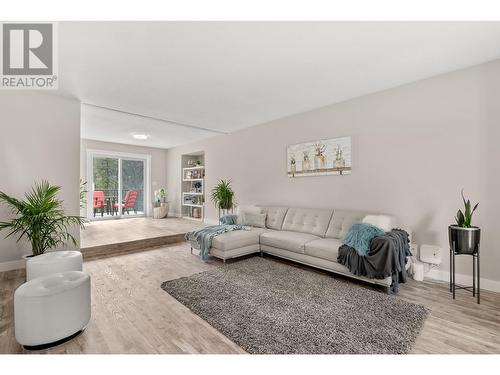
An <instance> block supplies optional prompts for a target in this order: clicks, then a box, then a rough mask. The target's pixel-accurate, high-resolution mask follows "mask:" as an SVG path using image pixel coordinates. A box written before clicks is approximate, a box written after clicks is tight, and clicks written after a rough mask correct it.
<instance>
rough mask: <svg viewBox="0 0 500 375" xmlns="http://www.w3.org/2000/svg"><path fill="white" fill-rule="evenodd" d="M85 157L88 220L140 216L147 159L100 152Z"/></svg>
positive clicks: (145, 207) (144, 197)
mask: <svg viewBox="0 0 500 375" xmlns="http://www.w3.org/2000/svg"><path fill="white" fill-rule="evenodd" d="M89 158H90V160H89V163H88V166H89V167H90V168H91V171H89V174H88V176H89V182H90V184H89V185H88V186H89V187H91V189H89V190H90V191H89V199H88V200H87V201H88V202H92V203H91V204H89V207H88V211H87V212H88V216H89V219H91V220H100V219H112V218H115V219H116V218H123V217H135V216H144V215H145V214H146V210H147V206H146V204H147V203H146V202H147V200H146V199H147V194H146V193H147V191H146V189H145V186H146V170H147V159H141V158H132V157H125V156H123V157H122V156H115V155H106V154H101V153H99V154H98V153H91V154H89Z"/></svg>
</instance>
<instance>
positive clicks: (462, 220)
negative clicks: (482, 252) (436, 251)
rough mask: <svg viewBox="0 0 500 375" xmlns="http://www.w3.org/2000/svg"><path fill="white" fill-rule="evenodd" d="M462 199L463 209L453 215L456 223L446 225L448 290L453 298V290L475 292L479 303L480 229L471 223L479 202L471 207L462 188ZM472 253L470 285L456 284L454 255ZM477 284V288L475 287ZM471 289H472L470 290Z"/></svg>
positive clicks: (473, 293)
mask: <svg viewBox="0 0 500 375" xmlns="http://www.w3.org/2000/svg"><path fill="white" fill-rule="evenodd" d="M461 194H462V200H463V203H464V211H463V212H462V210H458V212H457V216H456V217H455V221H456V222H457V223H456V224H452V225H450V226H449V227H448V237H449V242H450V292H452V293H453V299H455V290H456V289H464V290H467V291H470V292H472V295H473V296H476V294H477V303H478V304H479V303H480V300H479V293H480V267H479V245H480V241H481V229H480V228H479V227H476V226H473V225H472V215H473V214H474V212H475V211H476V209H477V207H478V206H479V203H476V205H475V206H474V207H473V208H472V206H471V203H470V200H468V199H467V200H465V197H464V191H463V189H462V192H461ZM456 255H472V275H473V276H472V282H473V284H472V287H470V286H469V287H463V286H457V285H456V283H455V271H456V270H455V256H456ZM476 284H477V288H476ZM471 289H472V290H471Z"/></svg>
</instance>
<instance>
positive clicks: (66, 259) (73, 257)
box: [26, 251, 83, 281]
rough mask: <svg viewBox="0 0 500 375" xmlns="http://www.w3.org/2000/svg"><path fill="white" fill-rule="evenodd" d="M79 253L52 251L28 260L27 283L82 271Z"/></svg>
mask: <svg viewBox="0 0 500 375" xmlns="http://www.w3.org/2000/svg"><path fill="white" fill-rule="evenodd" d="M82 261H83V258H82V253H81V252H79V251H52V252H50V253H45V254H42V255H37V256H36V257H31V258H27V259H26V281H30V280H32V279H35V278H37V277H40V276H47V275H51V274H53V273H58V272H66V271H81V270H82Z"/></svg>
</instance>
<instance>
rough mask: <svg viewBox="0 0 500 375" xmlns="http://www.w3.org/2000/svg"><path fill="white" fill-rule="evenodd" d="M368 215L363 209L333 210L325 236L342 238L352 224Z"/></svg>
mask: <svg viewBox="0 0 500 375" xmlns="http://www.w3.org/2000/svg"><path fill="white" fill-rule="evenodd" d="M366 215H368V213H367V212H365V211H353V210H334V211H333V217H332V220H330V225H329V226H328V229H327V231H326V237H327V238H338V239H342V238H344V237H345V235H346V234H347V232H348V231H349V229H351V227H352V225H353V224H354V223H355V222H357V221H362V220H363V218H364V217H365V216H366Z"/></svg>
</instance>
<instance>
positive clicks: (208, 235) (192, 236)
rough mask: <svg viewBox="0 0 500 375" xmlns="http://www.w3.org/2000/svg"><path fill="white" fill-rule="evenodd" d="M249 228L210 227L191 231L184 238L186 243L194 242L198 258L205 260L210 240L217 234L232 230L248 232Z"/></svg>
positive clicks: (210, 245) (234, 226) (238, 226)
mask: <svg viewBox="0 0 500 375" xmlns="http://www.w3.org/2000/svg"><path fill="white" fill-rule="evenodd" d="M250 229H251V228H250V227H247V226H243V225H212V226H209V227H205V228H203V229H198V230H193V231H191V232H188V233H186V235H185V236H184V238H185V239H186V240H187V241H195V242H196V243H197V245H198V246H196V248H197V249H198V250H199V251H200V258H201V259H202V260H207V258H208V251H209V250H210V248H211V247H212V240H213V239H214V237H215V236H218V235H219V234H222V233H226V232H232V231H233V230H250Z"/></svg>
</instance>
